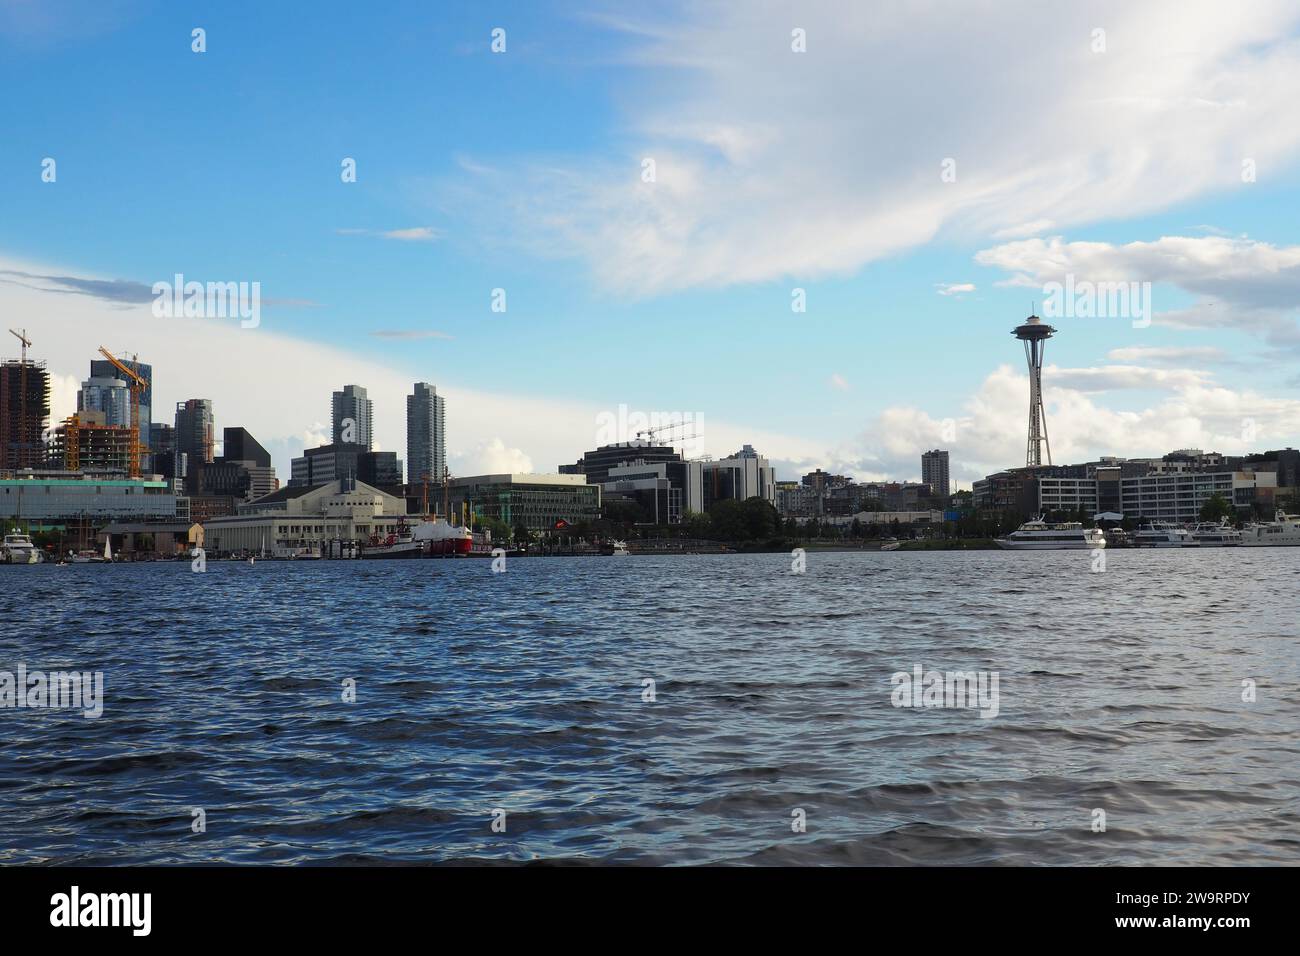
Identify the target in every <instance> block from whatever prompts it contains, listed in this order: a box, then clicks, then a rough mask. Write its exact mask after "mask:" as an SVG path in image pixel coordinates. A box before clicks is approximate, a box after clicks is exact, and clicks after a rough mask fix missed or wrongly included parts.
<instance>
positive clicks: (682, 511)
mask: <svg viewBox="0 0 1300 956" xmlns="http://www.w3.org/2000/svg"><path fill="white" fill-rule="evenodd" d="M601 488H602V498H603V499H604V500H605V501H608V500H609V498H610V497H611V496H617V497H620V498H624V499H627V500H630V501H635V502H636V503H637V504H639V505H640V506H641V508H642V509H643V510H644V511H645V513H646V516H647V517H648V519H649V520H650V521H652V522H653V523H655V524H679V523H681V521H682V520H683V518H684V517H685V516H686V513H687V512H691V511H693V512H702V511H703V510H704V468H703V464H702V463H701V462H698V461H658V462H653V463H652V462H644V461H633V462H629V463H627V464H625V465H616V466H614V467H613V468H610V469H609V472H608V474H607V475H606V481H605V482H603V483H602V485H601Z"/></svg>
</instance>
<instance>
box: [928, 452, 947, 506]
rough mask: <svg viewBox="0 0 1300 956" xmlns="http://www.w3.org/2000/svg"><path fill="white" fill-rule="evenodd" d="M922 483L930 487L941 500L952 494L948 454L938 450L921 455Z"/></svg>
mask: <svg viewBox="0 0 1300 956" xmlns="http://www.w3.org/2000/svg"><path fill="white" fill-rule="evenodd" d="M921 482H922V484H926V485H929V486H930V490H931V492H933V494H934V495H936V496H937V497H939V498H947V497H948V495H949V494H950V489H949V485H948V453H947V452H946V451H942V450H940V449H938V448H936V449H935V450H934V451H927V452H924V453H922V455H921Z"/></svg>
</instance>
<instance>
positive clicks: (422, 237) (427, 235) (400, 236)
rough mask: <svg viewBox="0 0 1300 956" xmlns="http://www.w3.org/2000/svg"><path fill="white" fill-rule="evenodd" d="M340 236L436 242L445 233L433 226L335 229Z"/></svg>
mask: <svg viewBox="0 0 1300 956" xmlns="http://www.w3.org/2000/svg"><path fill="white" fill-rule="evenodd" d="M334 232H335V234H337V235H340V236H370V237H372V238H376V239H395V240H397V241H398V242H435V241H436V240H438V239H441V238H442V236H443V232H442V230H440V229H435V228H434V227H433V226H410V227H408V228H405V229H335V230H334Z"/></svg>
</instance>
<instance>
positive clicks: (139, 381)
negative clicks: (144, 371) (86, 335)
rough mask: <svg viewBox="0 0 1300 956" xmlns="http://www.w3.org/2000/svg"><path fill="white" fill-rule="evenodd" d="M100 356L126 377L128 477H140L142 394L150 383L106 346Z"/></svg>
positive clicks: (101, 347) (101, 349) (100, 351)
mask: <svg viewBox="0 0 1300 956" xmlns="http://www.w3.org/2000/svg"><path fill="white" fill-rule="evenodd" d="M99 354H100V355H102V356H104V358H106V359H108V360H109V362H111V363H112V364H113V367H114V368H115V369H117V370H118V371H119V372H121V373H122V374H123V375H124V376H126V382H127V390H128V391H129V392H130V393H131V451H130V455H131V461H130V464H129V468H128V469H127V475H128V476H129V477H131V478H139V477H140V394H141V393H142V392H143V391H144V390H145V389H146V388H148V387H149V383H148V382H147V381H146V380H145V379H144V378H143V377H141V375H140V374H139V373H138V372H136V371H135V369H133V368H131V367H130V366H128V365H126V364H125V363H123V362H121V361H119V360H118V358H117V356H115V355H114V354H113V353H112V352H110V351H109V350H108V349H106V348H104V346H102V345H101V346H100V347H99Z"/></svg>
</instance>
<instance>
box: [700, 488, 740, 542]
mask: <svg viewBox="0 0 1300 956" xmlns="http://www.w3.org/2000/svg"><path fill="white" fill-rule="evenodd" d="M709 521H710V523H711V524H712V526H713V534H714V537H715V538H717V539H718V540H719V541H740V540H742V539H743V538H744V537H745V516H744V514H742V512H741V508H740V502H739V501H736V500H735V499H734V498H724V499H723V500H721V501H715V502H714V503H713V508H712V509H711V510H710V511H709Z"/></svg>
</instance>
